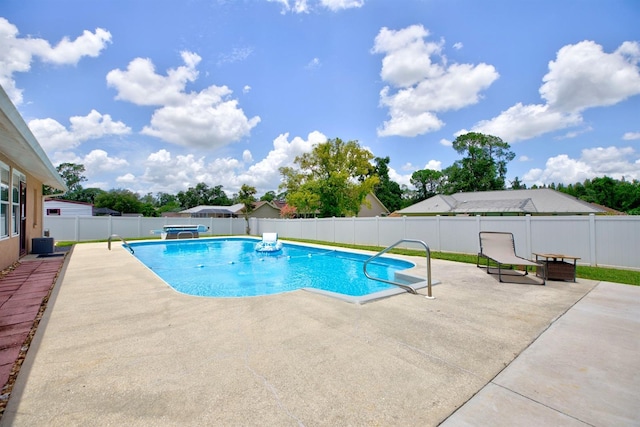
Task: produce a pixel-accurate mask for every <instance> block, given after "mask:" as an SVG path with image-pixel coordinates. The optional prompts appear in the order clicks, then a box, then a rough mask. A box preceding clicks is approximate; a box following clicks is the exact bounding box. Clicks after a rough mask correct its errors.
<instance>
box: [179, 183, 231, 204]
mask: <svg viewBox="0 0 640 427" xmlns="http://www.w3.org/2000/svg"><path fill="white" fill-rule="evenodd" d="M177 197H178V200H179V201H180V205H181V206H182V208H183V209H189V208H192V207H194V206H199V205H213V206H229V205H231V199H229V197H228V196H227V194H226V193H225V192H224V191H222V185H216V186H215V187H209V186H208V185H207V184H205V183H204V182H200V183H198V184H196V186H195V187H189V189H188V190H187V191H180V192H179V193H178V195H177Z"/></svg>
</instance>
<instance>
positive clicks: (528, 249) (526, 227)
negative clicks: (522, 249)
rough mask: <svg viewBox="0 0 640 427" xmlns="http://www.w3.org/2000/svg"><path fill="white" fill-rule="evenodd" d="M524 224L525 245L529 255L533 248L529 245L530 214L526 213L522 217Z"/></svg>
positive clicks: (530, 236)
mask: <svg viewBox="0 0 640 427" xmlns="http://www.w3.org/2000/svg"><path fill="white" fill-rule="evenodd" d="M524 226H525V234H526V240H525V242H526V245H527V253H528V254H529V255H528V256H529V257H531V254H532V253H533V249H532V247H531V240H532V239H531V238H532V235H531V214H526V215H525V217H524Z"/></svg>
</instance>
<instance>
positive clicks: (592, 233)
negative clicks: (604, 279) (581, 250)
mask: <svg viewBox="0 0 640 427" xmlns="http://www.w3.org/2000/svg"><path fill="white" fill-rule="evenodd" d="M589 256H590V257H591V260H590V262H589V265H590V266H592V267H595V266H597V265H598V260H597V258H596V215H595V214H589Z"/></svg>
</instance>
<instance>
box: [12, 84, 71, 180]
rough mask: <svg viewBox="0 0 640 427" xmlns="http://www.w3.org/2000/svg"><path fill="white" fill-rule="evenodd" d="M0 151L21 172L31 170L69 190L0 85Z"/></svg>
mask: <svg viewBox="0 0 640 427" xmlns="http://www.w3.org/2000/svg"><path fill="white" fill-rule="evenodd" d="M0 130H2V133H6V134H7V135H8V138H7V137H4V136H2V137H1V138H0V151H1V152H2V153H4V154H5V155H6V156H7V157H9V158H10V159H11V161H12V162H14V163H15V164H16V165H17V166H18V167H19V168H20V169H21V170H22V172H25V173H28V174H30V175H32V176H34V177H35V178H37V179H38V180H40V181H42V183H43V184H46V185H48V186H50V187H53V188H56V189H58V190H62V191H67V186H66V184H65V182H64V180H63V179H62V177H61V176H60V175H59V174H58V171H56V169H55V168H54V167H53V165H52V164H51V161H50V160H49V158H48V157H47V155H46V154H45V152H44V150H43V149H42V147H41V146H40V144H39V143H38V141H37V140H36V137H35V136H33V133H31V130H29V127H28V126H27V124H26V123H25V122H24V120H23V119H22V116H21V115H20V113H19V112H18V110H17V109H16V107H15V106H14V105H13V103H12V102H11V100H10V99H9V96H8V95H7V93H6V92H5V91H4V89H3V88H2V86H0Z"/></svg>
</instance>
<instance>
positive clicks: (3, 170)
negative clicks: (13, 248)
mask: <svg viewBox="0 0 640 427" xmlns="http://www.w3.org/2000/svg"><path fill="white" fill-rule="evenodd" d="M5 178H6V180H5ZM10 195H11V168H10V167H9V165H8V164H6V163H4V162H2V161H0V240H3V239H8V238H9V234H10V233H9V229H10V227H9V218H10V216H11V214H10V209H11V197H10ZM3 196H4V197H3Z"/></svg>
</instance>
